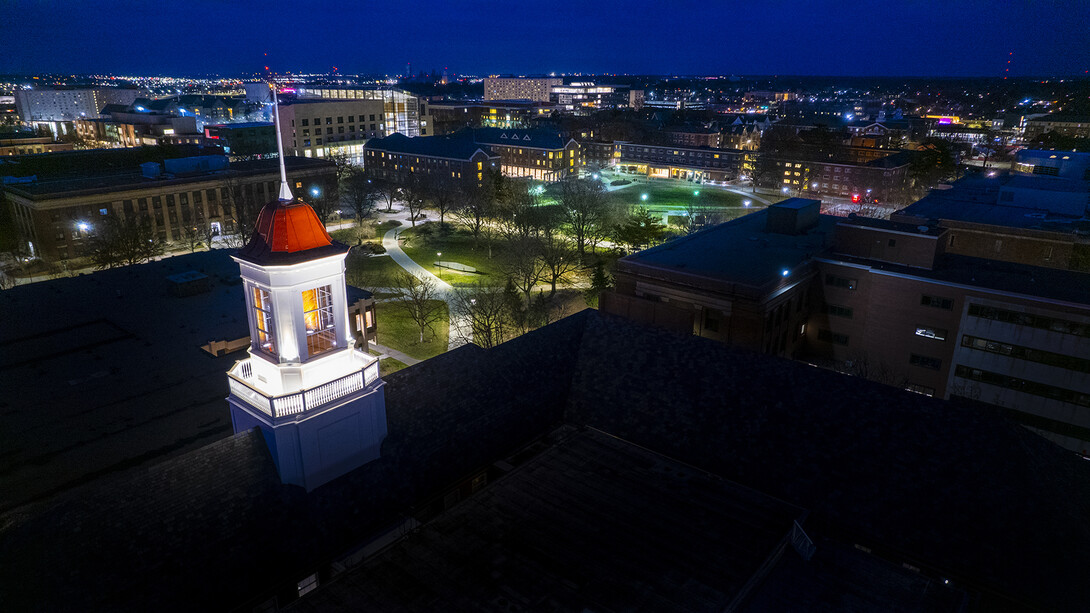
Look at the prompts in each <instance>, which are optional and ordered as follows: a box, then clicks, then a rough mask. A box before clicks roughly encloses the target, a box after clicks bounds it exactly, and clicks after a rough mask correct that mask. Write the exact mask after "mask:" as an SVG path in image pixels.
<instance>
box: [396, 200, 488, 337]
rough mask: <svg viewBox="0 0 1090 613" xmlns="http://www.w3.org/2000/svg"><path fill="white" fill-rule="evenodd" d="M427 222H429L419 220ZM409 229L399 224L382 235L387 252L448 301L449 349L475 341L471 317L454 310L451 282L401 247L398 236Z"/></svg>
mask: <svg viewBox="0 0 1090 613" xmlns="http://www.w3.org/2000/svg"><path fill="white" fill-rule="evenodd" d="M387 219H397V216H388V217H387ZM398 221H401V222H402V223H406V222H408V214H407V213H406V214H405V219H399V220H398ZM417 223H418V224H419V223H427V222H417ZM406 229H407V226H404V225H402V226H398V227H396V228H391V229H390V230H388V231H387V232H386V234H384V235H383V236H382V246H383V247H385V248H386V253H387V254H389V256H390V257H391V258H393V260H394V262H396V263H397V265H398V266H401V267H402V268H404V269H405V270H406V271H408V273H409V274H411V275H412V276H414V277H416V278H417V279H420V280H421V281H425V280H427V281H431V282H432V283H434V284H435V287H436V289H437V290H438V292H439V296H438V298H439V299H440V300H443V301H444V302H446V303H447V313H448V314H449V316H450V328H449V332H448V336H447V350H448V351H449V350H450V349H454V348H455V347H459V346H461V345H464V344H466V343H470V342H473V327H472V325H471V323H470V320H469V318H467V317H462V316H458V315H456V314H455V312H454V303H455V300H454V298H455V296H456V294H457V292H458V290H457V289H455V288H454V286H452V285H451V284H450V283H447V282H446V281H443V280H442V279H440V278H439V277H437V276H435V275H433V274H432V273H431V272H430V271H428V270H427V269H426V268H424V267H423V266H421V265H420V264H417V263H416V262H415V261H413V259H412V258H410V257H409V256H408V254H406V253H405V251H404V250H403V249H402V248H401V241H400V240H398V237H399V236H400V235H401V233H402V232H404V231H405V230H406Z"/></svg>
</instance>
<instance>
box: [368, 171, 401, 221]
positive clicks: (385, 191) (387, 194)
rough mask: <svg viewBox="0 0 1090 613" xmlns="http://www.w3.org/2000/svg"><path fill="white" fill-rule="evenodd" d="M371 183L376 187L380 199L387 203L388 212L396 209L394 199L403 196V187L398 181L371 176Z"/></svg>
mask: <svg viewBox="0 0 1090 613" xmlns="http://www.w3.org/2000/svg"><path fill="white" fill-rule="evenodd" d="M371 185H373V186H374V188H375V194H377V196H378V198H377V199H379V200H382V201H383V202H385V203H386V212H387V213H389V212H391V211H393V210H394V201H395V200H397V199H398V198H400V197H401V188H400V187H398V185H397V183H394V182H392V181H387V180H385V179H376V178H374V177H372V178H371Z"/></svg>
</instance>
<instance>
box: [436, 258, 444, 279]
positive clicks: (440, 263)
mask: <svg viewBox="0 0 1090 613" xmlns="http://www.w3.org/2000/svg"><path fill="white" fill-rule="evenodd" d="M435 257H436V258H441V257H443V252H442V251H436V252H435ZM435 266H436V267H437V268H438V269H439V280H440V281H442V280H443V262H442V261H437V262H436V263H435Z"/></svg>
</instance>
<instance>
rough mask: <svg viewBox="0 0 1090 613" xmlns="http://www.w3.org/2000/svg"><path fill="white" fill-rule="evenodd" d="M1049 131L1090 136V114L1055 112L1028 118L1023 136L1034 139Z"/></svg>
mask: <svg viewBox="0 0 1090 613" xmlns="http://www.w3.org/2000/svg"><path fill="white" fill-rule="evenodd" d="M1049 132H1055V133H1056V134H1059V135H1060V136H1067V137H1071V138H1090V116H1085V115H1066V114H1063V113H1053V114H1051V115H1044V116H1042V117H1034V118H1031V119H1027V120H1026V126H1025V130H1024V131H1023V133H1022V138H1023V139H1024V140H1026V141H1033V140H1036V139H1037V138H1039V137H1041V136H1043V135H1045V134H1048V133H1049Z"/></svg>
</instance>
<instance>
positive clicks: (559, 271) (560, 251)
mask: <svg viewBox="0 0 1090 613" xmlns="http://www.w3.org/2000/svg"><path fill="white" fill-rule="evenodd" d="M539 245H540V249H541V261H542V262H543V263H544V264H545V270H544V277H545V279H546V280H548V281H549V296H553V295H554V294H556V283H557V281H560V280H562V279H563V278H564V275H567V274H568V273H570V272H574V271H576V270H578V269H579V268H580V262H581V259H580V256H579V252H578V251H576V250H575V249H572V248H571V245H570V243H569V242H568V241H567V239H565V238H564V237H563V236H561V235H560V233H559V232H548V233H546V234H545V235H544V236H542V238H541V239H540V241H539Z"/></svg>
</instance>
